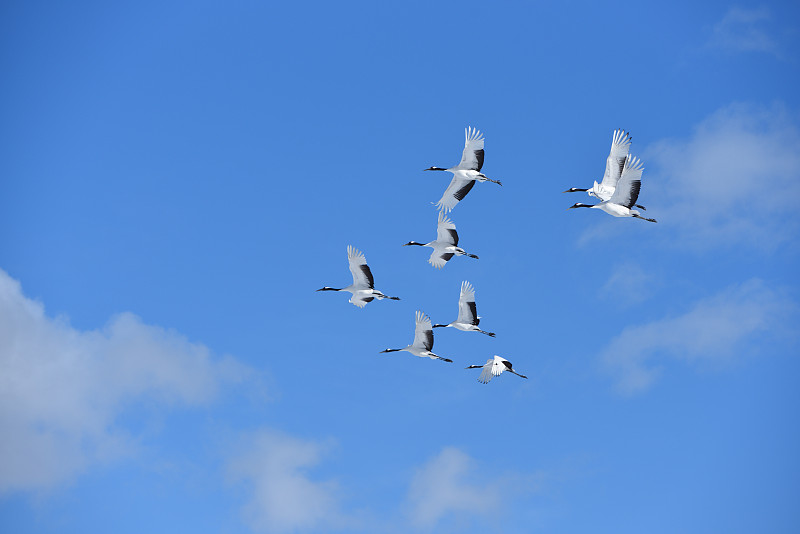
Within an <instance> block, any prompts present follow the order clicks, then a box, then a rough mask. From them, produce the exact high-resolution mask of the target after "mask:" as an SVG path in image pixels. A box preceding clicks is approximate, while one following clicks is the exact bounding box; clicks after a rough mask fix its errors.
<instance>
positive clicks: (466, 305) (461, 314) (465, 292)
mask: <svg viewBox="0 0 800 534" xmlns="http://www.w3.org/2000/svg"><path fill="white" fill-rule="evenodd" d="M458 322H459V323H467V324H473V325H476V326H477V325H478V323H480V319H478V310H477V308H476V307H475V288H474V287H472V284H470V283H469V282H466V281H464V282H462V283H461V295H460V296H459V297H458Z"/></svg>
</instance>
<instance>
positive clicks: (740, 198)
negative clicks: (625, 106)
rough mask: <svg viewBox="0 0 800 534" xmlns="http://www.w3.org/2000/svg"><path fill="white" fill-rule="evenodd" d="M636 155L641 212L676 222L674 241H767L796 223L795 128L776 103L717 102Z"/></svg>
mask: <svg viewBox="0 0 800 534" xmlns="http://www.w3.org/2000/svg"><path fill="white" fill-rule="evenodd" d="M644 156H645V161H646V162H647V163H648V167H650V169H653V170H652V171H651V172H650V173H649V174H650V176H645V179H644V180H645V181H646V184H645V187H646V188H647V191H648V198H650V199H652V200H651V201H650V204H651V205H650V206H648V207H650V208H652V209H651V210H650V211H648V213H651V212H652V214H653V216H655V217H657V218H658V222H659V225H661V227H668V228H669V227H676V228H677V229H678V230H679V233H680V236H679V237H680V243H681V244H684V245H690V246H697V247H707V246H719V245H749V246H754V247H759V248H767V249H768V248H774V247H776V246H778V245H779V244H781V243H784V242H786V241H787V240H790V239H792V238H793V236H795V235H796V234H797V232H798V230H799V229H800V218H799V217H798V216H797V211H796V206H795V205H794V204H795V200H794V199H795V198H797V196H798V195H800V129H798V121H797V117H796V116H795V115H793V114H790V113H789V112H787V111H786V109H784V108H783V107H782V106H780V105H773V106H772V107H761V106H752V105H745V104H734V105H731V106H728V107H726V108H723V109H720V110H719V111H717V112H716V113H714V114H712V115H711V116H710V117H708V118H707V119H705V120H704V121H702V122H701V123H700V124H699V125H697V127H696V128H695V130H694V133H693V135H692V136H691V137H690V138H689V139H687V140H663V141H660V142H657V143H655V144H653V145H651V146H649V147H648V148H647V150H645V153H644ZM645 172H646V173H647V171H645ZM656 201H657V202H658V205H656Z"/></svg>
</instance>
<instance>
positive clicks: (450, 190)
mask: <svg viewBox="0 0 800 534" xmlns="http://www.w3.org/2000/svg"><path fill="white" fill-rule="evenodd" d="M464 133H465V137H466V141H465V142H464V152H463V153H462V154H461V161H460V162H459V164H458V165H456V166H455V167H450V168H449V169H443V168H441V167H430V168H428V169H425V170H426V171H447V172H451V173H453V179H452V180H451V181H450V185H448V186H447V189H445V192H444V194H443V195H442V198H441V199H439V202H437V203H436V206H437V207H438V208H439V209H440V210H442V211H445V212H448V211H450V210H452V209H453V208H454V207H455V205H456V204H458V203H459V202H460V201H461V200H463V198H464V197H465V196H467V193H469V192H470V190H471V189H472V187H473V186H474V185H475V182H476V181H478V182H486V181H489V182H493V183H496V184H497V185H503V184H502V183H500V181H499V180H492V179H491V178H489V177H487V176H486V175H485V174H482V173H481V172H480V171H481V168H482V167H483V155H484V150H483V135H482V134H481V132H479V131H478V130H477V129H476V128H472V127H469V128H466V129H465V130H464Z"/></svg>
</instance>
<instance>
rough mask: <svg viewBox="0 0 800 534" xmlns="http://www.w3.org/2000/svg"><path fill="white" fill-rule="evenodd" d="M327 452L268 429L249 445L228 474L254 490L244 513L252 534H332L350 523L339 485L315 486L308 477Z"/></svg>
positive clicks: (324, 483)
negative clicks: (307, 533) (314, 533)
mask: <svg viewBox="0 0 800 534" xmlns="http://www.w3.org/2000/svg"><path fill="white" fill-rule="evenodd" d="M327 448H328V447H327V446H326V445H323V444H319V443H314V442H310V441H304V440H301V439H298V438H295V437H292V436H289V435H286V434H281V433H278V432H274V431H268V430H263V431H261V432H259V433H257V434H255V435H253V436H251V437H250V438H248V439H247V440H246V446H245V448H244V451H243V452H242V453H240V454H238V455H237V456H236V457H235V458H233V459H232V460H231V461H230V462H229V463H228V469H227V472H228V477H229V479H230V480H232V481H234V482H244V483H245V484H246V485H247V486H248V487H249V488H250V490H251V491H250V493H251V494H250V497H249V500H248V502H247V504H246V505H245V506H244V509H243V512H244V518H245V521H246V522H247V524H248V525H249V526H250V527H251V528H252V529H253V530H256V531H259V532H292V531H297V530H326V529H327V530H330V529H331V528H338V527H341V526H342V525H345V524H347V523H348V520H347V518H345V516H344V515H343V514H342V513H341V511H340V507H339V502H338V499H337V497H336V492H337V488H338V486H337V484H336V482H334V481H314V480H312V479H311V478H310V477H309V475H308V474H307V471H308V469H310V468H312V467H314V466H315V465H317V464H318V463H319V462H320V459H321V457H322V454H323V453H324V452H325V450H326V449H327Z"/></svg>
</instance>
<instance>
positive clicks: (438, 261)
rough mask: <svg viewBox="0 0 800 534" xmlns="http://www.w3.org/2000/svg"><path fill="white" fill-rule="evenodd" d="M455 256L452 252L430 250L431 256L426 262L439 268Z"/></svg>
mask: <svg viewBox="0 0 800 534" xmlns="http://www.w3.org/2000/svg"><path fill="white" fill-rule="evenodd" d="M453 256H455V254H453V253H452V252H441V251H440V250H434V251H433V252H431V257H430V258H428V263H430V264H431V265H433V266H434V267H436V268H437V269H441V268H442V267H444V266H445V265H446V264H447V262H448V261H450V260H451V259H452V257H453Z"/></svg>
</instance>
